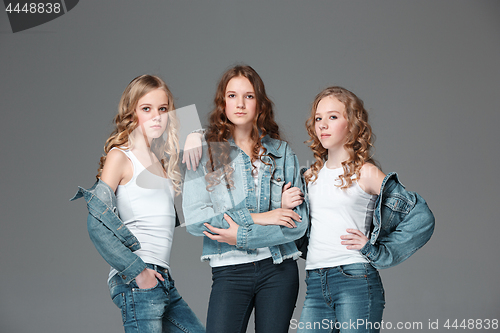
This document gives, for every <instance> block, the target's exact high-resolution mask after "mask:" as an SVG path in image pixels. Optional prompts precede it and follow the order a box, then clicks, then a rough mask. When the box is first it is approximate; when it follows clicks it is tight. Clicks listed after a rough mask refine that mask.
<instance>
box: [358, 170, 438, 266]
mask: <svg viewBox="0 0 500 333" xmlns="http://www.w3.org/2000/svg"><path fill="white" fill-rule="evenodd" d="M434 225H435V220H434V215H433V214H432V212H431V210H430V209H429V207H428V206H427V203H426V202H425V200H424V199H423V198H422V197H421V196H420V195H419V194H418V193H416V192H411V191H407V190H406V189H405V187H404V185H403V184H401V183H400V181H399V179H398V175H397V174H396V173H395V172H392V173H390V174H388V175H387V176H386V177H385V178H384V181H383V182H382V186H381V188H380V194H379V196H378V197H377V201H376V203H375V211H374V213H373V230H372V233H371V237H370V240H369V241H368V242H367V243H366V244H365V246H364V247H363V248H362V249H361V254H362V255H363V256H365V257H366V258H367V259H368V260H369V261H370V263H371V264H372V266H373V267H375V268H388V267H392V266H395V265H397V264H399V263H401V262H403V261H404V260H406V259H408V258H409V257H410V256H411V255H412V254H413V253H415V251H417V250H418V249H420V248H421V247H422V246H424V245H425V243H427V242H428V241H429V239H430V238H431V236H432V233H433V232H434Z"/></svg>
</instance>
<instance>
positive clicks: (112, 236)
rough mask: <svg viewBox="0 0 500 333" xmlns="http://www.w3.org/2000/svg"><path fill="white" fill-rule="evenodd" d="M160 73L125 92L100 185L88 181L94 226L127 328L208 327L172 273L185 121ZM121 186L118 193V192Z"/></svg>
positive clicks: (195, 329)
mask: <svg viewBox="0 0 500 333" xmlns="http://www.w3.org/2000/svg"><path fill="white" fill-rule="evenodd" d="M174 109H175V107H174V100H173V97H172V94H171V92H170V90H169V89H168V87H167V85H166V84H165V82H163V80H162V79H160V78H159V77H157V76H153V75H141V76H138V77H136V78H135V79H133V80H132V81H131V82H130V83H129V85H128V86H127V87H126V89H125V91H124V92H123V94H122V97H121V100H120V103H119V108H118V114H117V115H116V116H115V118H114V122H115V129H114V131H113V132H112V134H111V136H110V137H109V138H108V140H107V141H106V145H105V147H104V152H105V153H106V154H105V155H104V156H103V157H102V158H101V161H100V165H99V171H98V175H97V178H98V180H97V182H96V184H95V185H94V186H93V187H92V188H91V189H89V190H84V189H82V188H80V190H79V192H78V193H77V195H76V196H75V199H76V198H78V197H81V196H83V197H85V199H86V200H87V205H88V208H89V216H88V219H87V224H88V231H89V235H90V238H91V239H92V241H93V243H94V245H95V246H96V248H97V250H98V251H99V253H100V254H101V256H102V257H103V258H104V259H105V260H106V261H107V262H108V263H109V264H110V265H111V270H110V274H109V279H108V286H109V290H110V294H111V298H112V299H113V302H114V303H115V305H117V306H118V307H119V308H120V309H121V312H122V319H123V326H124V328H125V332H157V333H160V332H196V333H198V332H205V329H204V327H203V325H202V324H201V322H200V321H199V320H198V318H197V317H196V315H195V314H194V313H193V311H192V310H191V309H190V308H189V306H188V305H187V303H186V302H185V301H184V300H183V299H182V297H181V296H180V295H179V293H178V292H177V289H176V288H175V286H174V282H173V280H172V277H171V276H170V272H169V271H170V264H169V261H170V251H171V247H172V239H173V233H174V228H175V226H176V225H177V224H178V219H177V215H176V211H175V208H174V196H175V195H176V194H179V193H180V185H181V181H180V179H181V177H180V173H179V168H178V161H179V159H178V156H179V147H178V146H179V144H178V142H179V141H178V136H177V131H178V120H177V117H176V115H175V111H174ZM115 193H116V195H115Z"/></svg>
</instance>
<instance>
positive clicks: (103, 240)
mask: <svg viewBox="0 0 500 333" xmlns="http://www.w3.org/2000/svg"><path fill="white" fill-rule="evenodd" d="M81 197H83V198H85V201H86V202H87V208H88V210H89V215H88V217H87V230H88V232H89V236H90V239H91V240H92V242H93V243H94V246H95V247H96V249H97V251H98V252H99V254H100V255H101V256H102V257H103V258H104V260H106V261H107V263H108V264H110V265H111V266H112V267H113V268H115V269H116V270H117V271H118V275H119V276H120V277H121V278H122V280H123V282H124V283H129V282H130V281H131V280H133V279H134V278H135V277H136V276H137V275H139V273H140V272H142V271H143V270H144V269H145V268H146V264H145V263H144V261H142V259H141V258H140V257H139V256H138V255H136V254H135V253H134V251H136V250H138V249H140V248H141V245H140V243H139V241H138V240H137V238H136V237H135V236H134V235H133V234H132V232H131V231H130V230H129V229H128V228H127V227H126V226H125V224H123V222H122V221H121V220H120V218H119V216H118V212H117V210H116V196H115V193H114V192H113V190H112V189H111V187H109V185H108V184H106V183H105V182H103V181H102V180H98V181H97V182H96V183H95V184H94V185H93V186H92V187H91V188H89V189H88V190H86V189H84V188H82V187H79V188H78V192H77V193H76V194H75V196H74V197H73V198H71V199H70V200H71V201H73V200H76V199H78V198H81Z"/></svg>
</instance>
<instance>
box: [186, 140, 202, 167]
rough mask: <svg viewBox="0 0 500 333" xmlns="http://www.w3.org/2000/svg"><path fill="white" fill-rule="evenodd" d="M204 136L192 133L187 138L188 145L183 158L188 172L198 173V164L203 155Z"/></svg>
mask: <svg viewBox="0 0 500 333" xmlns="http://www.w3.org/2000/svg"><path fill="white" fill-rule="evenodd" d="M201 138H202V135H201V134H200V133H191V134H189V135H188V136H187V138H186V143H185V144H184V156H183V157H182V163H185V164H186V167H187V168H188V170H191V166H192V167H193V170H194V171H196V168H197V167H198V163H199V162H200V159H201V154H202V149H201V146H202V142H201Z"/></svg>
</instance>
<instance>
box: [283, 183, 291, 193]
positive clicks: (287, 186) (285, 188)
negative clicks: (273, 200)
mask: <svg viewBox="0 0 500 333" xmlns="http://www.w3.org/2000/svg"><path fill="white" fill-rule="evenodd" d="M290 186H292V182H288V183H286V184H285V186H283V191H282V192H285V191H286V190H288V189H289V188H290Z"/></svg>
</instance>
